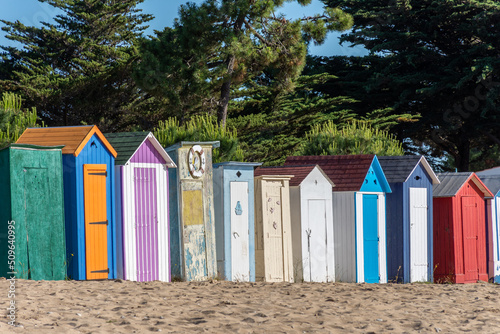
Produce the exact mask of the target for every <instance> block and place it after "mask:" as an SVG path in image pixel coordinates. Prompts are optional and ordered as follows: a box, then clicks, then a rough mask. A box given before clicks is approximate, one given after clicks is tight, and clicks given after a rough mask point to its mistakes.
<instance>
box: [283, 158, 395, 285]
mask: <svg viewBox="0 0 500 334" xmlns="http://www.w3.org/2000/svg"><path fill="white" fill-rule="evenodd" d="M310 164H316V165H319V166H320V167H321V169H322V170H323V171H324V172H325V174H326V175H327V176H328V177H329V178H330V180H331V181H332V182H333V183H334V184H335V187H334V188H333V193H332V198H333V234H334V245H335V246H334V254H335V280H336V281H337V282H358V283H362V282H366V283H387V262H386V261H387V248H386V217H385V197H386V194H387V193H390V192H391V188H390V186H389V183H388V182H387V179H386V177H385V175H384V172H383V170H382V167H381V166H380V163H379V161H378V159H377V157H376V156H375V155H373V154H365V155H322V156H296V157H288V158H287V159H286V161H285V166H287V165H310Z"/></svg>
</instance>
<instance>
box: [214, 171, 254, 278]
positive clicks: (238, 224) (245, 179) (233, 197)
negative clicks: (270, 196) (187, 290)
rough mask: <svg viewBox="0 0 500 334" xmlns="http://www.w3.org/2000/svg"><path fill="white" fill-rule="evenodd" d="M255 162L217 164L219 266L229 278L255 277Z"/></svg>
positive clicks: (223, 275)
mask: <svg viewBox="0 0 500 334" xmlns="http://www.w3.org/2000/svg"><path fill="white" fill-rule="evenodd" d="M255 165H259V164H254V163H241V164H239V163H235V162H230V163H221V164H217V165H216V166H215V167H214V203H215V226H216V239H217V251H216V253H217V269H218V274H219V275H220V276H221V277H224V278H225V279H226V280H236V281H251V282H254V281H255V223H254V215H255V205H254V182H253V175H254V166H255ZM238 202H239V210H240V211H238V213H237V212H236V211H237V210H236V206H238ZM245 243H246V245H245ZM235 270H236V271H237V272H236V271H235ZM245 273H246V274H245Z"/></svg>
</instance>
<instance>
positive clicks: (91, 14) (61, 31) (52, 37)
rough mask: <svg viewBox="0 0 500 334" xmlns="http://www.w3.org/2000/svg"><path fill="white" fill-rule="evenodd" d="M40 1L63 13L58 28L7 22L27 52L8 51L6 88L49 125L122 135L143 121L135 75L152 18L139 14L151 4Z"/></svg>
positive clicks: (1, 76) (2, 80)
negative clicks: (139, 116)
mask: <svg viewBox="0 0 500 334" xmlns="http://www.w3.org/2000/svg"><path fill="white" fill-rule="evenodd" d="M39 1H40V2H44V3H47V4H49V5H51V6H53V7H55V8H56V9H60V10H61V11H62V14H59V15H57V16H56V17H55V18H54V20H55V23H47V22H43V23H42V26H41V27H40V28H38V27H32V26H31V27H30V26H25V25H24V24H22V23H21V22H20V21H15V22H9V21H5V20H1V22H2V23H3V24H4V26H3V27H2V30H3V31H5V32H6V37H7V38H8V39H10V40H13V41H17V42H19V43H20V44H21V47H20V48H17V47H2V49H4V50H5V51H6V52H5V53H3V55H2V59H1V60H0V63H1V65H0V87H3V88H4V89H7V90H9V91H14V92H16V93H19V94H21V96H22V97H23V99H24V101H25V103H26V105H27V106H29V107H32V106H36V107H37V110H38V112H39V114H40V116H41V117H42V119H44V120H45V121H46V122H47V123H48V124H49V125H79V124H82V123H84V124H85V123H88V124H97V125H99V127H100V128H101V129H102V130H104V131H116V130H119V129H123V128H125V127H127V126H128V125H129V124H130V123H135V122H136V120H135V119H134V117H135V114H134V113H135V112H136V109H137V105H138V104H139V100H138V99H139V97H141V95H140V92H139V90H138V89H137V88H136V86H135V83H134V82H133V80H132V78H131V75H130V73H131V68H132V63H133V62H134V61H135V59H136V57H137V51H136V49H135V47H134V46H133V44H134V42H135V41H136V40H137V39H138V38H139V37H140V36H142V31H143V30H144V29H145V28H144V27H143V26H141V25H142V24H143V23H145V22H147V21H149V20H151V18H152V17H151V16H150V15H144V14H140V13H139V12H140V10H138V9H136V6H137V4H139V3H141V2H143V1H144V0H124V1H101V0H71V1H64V0H39Z"/></svg>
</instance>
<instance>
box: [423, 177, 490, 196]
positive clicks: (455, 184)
mask: <svg viewBox="0 0 500 334" xmlns="http://www.w3.org/2000/svg"><path fill="white" fill-rule="evenodd" d="M437 177H438V178H439V180H440V181H441V183H440V184H438V185H435V186H434V188H433V190H432V191H433V197H453V196H455V195H456V194H457V193H458V191H459V190H460V188H462V186H463V185H464V184H465V183H467V182H468V181H469V180H471V181H472V182H474V184H475V185H476V186H477V187H478V188H479V190H481V192H482V193H483V195H484V197H493V194H492V193H491V191H490V190H489V189H488V187H486V185H485V184H484V183H483V182H482V181H481V180H480V179H479V177H478V176H477V175H476V174H475V173H472V172H461V173H450V172H447V173H438V174H437Z"/></svg>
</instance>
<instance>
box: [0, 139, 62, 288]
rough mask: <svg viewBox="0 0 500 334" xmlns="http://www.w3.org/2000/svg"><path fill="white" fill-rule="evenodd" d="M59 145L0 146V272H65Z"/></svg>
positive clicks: (50, 276) (56, 276) (53, 275)
mask: <svg viewBox="0 0 500 334" xmlns="http://www.w3.org/2000/svg"><path fill="white" fill-rule="evenodd" d="M61 149H62V146H55V147H42V146H35V145H21V144H12V145H10V146H8V147H5V148H3V149H2V150H0V198H1V199H2V200H1V201H0V245H1V246H0V256H1V258H2V259H3V260H2V261H1V262H0V277H7V278H9V277H11V276H15V277H16V278H22V279H33V280H62V279H65V278H66V246H65V236H64V199H63V172H62V156H61ZM7 273H11V274H7Z"/></svg>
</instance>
